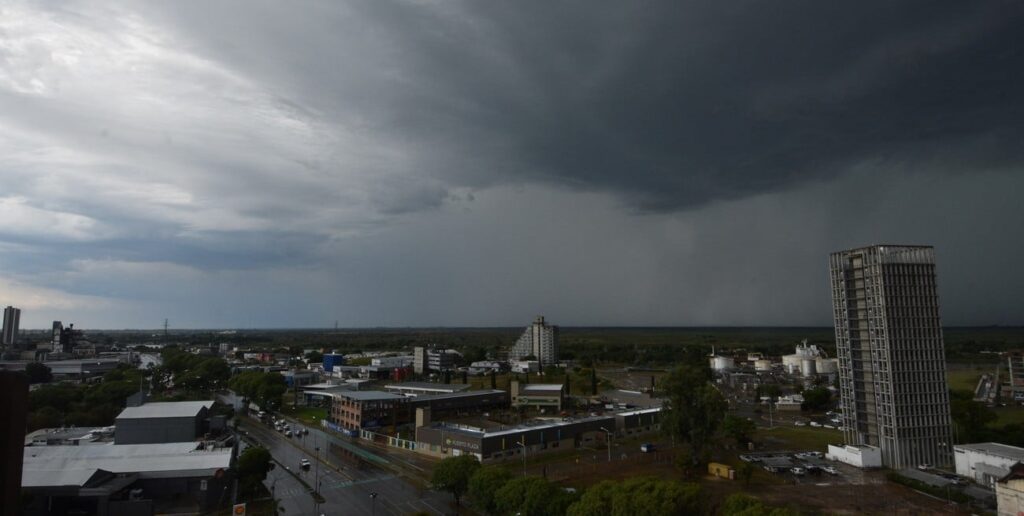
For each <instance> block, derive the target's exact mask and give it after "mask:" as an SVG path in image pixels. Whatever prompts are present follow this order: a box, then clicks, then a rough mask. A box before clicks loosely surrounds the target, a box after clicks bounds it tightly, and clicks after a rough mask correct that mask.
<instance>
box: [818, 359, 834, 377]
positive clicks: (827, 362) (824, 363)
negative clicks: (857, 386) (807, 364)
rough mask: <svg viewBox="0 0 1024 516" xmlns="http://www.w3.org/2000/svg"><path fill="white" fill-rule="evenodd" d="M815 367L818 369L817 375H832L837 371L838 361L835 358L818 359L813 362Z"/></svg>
mask: <svg viewBox="0 0 1024 516" xmlns="http://www.w3.org/2000/svg"><path fill="white" fill-rule="evenodd" d="M815 367H817V368H818V374H832V373H835V372H836V371H837V370H838V369H839V360H838V359H835V358H824V357H818V359H817V360H816V361H815Z"/></svg>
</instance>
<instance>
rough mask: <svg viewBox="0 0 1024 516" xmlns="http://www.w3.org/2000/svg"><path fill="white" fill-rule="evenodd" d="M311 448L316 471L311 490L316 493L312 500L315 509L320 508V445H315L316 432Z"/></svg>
mask: <svg viewBox="0 0 1024 516" xmlns="http://www.w3.org/2000/svg"><path fill="white" fill-rule="evenodd" d="M313 449H314V450H316V457H315V458H316V473H315V476H314V481H315V482H316V484H315V485H316V489H315V490H314V491H313V492H314V493H316V496H315V497H314V501H316V510H317V511H319V510H320V446H317V442H316V434H313Z"/></svg>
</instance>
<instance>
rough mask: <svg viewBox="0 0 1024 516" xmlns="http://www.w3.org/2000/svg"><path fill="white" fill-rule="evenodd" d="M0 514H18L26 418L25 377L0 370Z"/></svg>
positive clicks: (26, 395) (26, 380) (26, 396)
mask: <svg viewBox="0 0 1024 516" xmlns="http://www.w3.org/2000/svg"><path fill="white" fill-rule="evenodd" d="M0 393H2V395H0V457H2V459H0V514H17V513H18V499H19V496H20V493H21V451H22V449H23V447H24V444H25V425H26V419H27V417H28V379H27V378H26V377H25V376H24V375H22V374H21V373H15V372H10V371H0Z"/></svg>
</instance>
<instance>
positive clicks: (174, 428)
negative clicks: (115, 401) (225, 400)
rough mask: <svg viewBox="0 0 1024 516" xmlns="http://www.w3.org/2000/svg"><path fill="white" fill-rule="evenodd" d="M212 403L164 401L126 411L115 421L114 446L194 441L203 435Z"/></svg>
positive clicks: (130, 408) (129, 408)
mask: <svg viewBox="0 0 1024 516" xmlns="http://www.w3.org/2000/svg"><path fill="white" fill-rule="evenodd" d="M211 406H213V401H165V402H157V403H146V404H143V405H139V406H137V407H128V408H126V409H124V410H122V411H121V413H120V414H119V415H118V416H117V419H116V420H115V421H114V443H115V444H146V443H175V442H187V441H195V440H196V439H197V438H199V437H201V436H202V435H203V434H205V433H206V431H207V428H208V425H209V422H208V417H209V411H210V407H211Z"/></svg>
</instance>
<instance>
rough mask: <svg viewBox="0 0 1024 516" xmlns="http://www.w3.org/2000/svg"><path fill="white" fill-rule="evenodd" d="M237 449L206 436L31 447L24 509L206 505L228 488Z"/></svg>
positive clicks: (99, 510) (113, 511)
mask: <svg viewBox="0 0 1024 516" xmlns="http://www.w3.org/2000/svg"><path fill="white" fill-rule="evenodd" d="M232 455H233V451H232V449H231V448H218V449H205V448H204V447H203V446H202V445H201V444H200V443H163V444H128V445H109V444H108V445H92V446H40V447H35V446H30V447H26V448H25V449H24V467H23V471H22V481H21V486H22V492H23V493H25V494H27V495H31V498H30V499H29V500H30V502H29V504H28V505H27V506H26V507H25V508H24V509H25V511H24V513H25V514H29V515H36V514H39V515H42V514H95V515H99V516H106V515H133V516H134V515H151V514H154V513H163V512H166V511H173V512H191V513H199V512H206V511H209V510H211V509H213V508H215V507H216V506H217V504H218V502H219V501H220V500H221V499H222V497H223V496H224V495H225V493H226V492H228V489H227V488H228V487H229V486H230V482H231V480H230V470H229V467H230V465H231V458H232Z"/></svg>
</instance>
